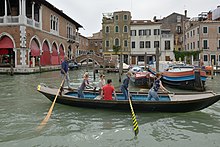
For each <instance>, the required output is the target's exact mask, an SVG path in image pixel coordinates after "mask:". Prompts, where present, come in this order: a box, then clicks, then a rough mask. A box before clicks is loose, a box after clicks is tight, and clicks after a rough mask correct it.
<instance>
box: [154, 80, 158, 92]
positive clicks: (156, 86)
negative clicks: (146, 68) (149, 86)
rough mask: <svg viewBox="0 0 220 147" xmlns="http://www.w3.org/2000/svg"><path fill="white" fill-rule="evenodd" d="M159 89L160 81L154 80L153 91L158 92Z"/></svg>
mask: <svg viewBox="0 0 220 147" xmlns="http://www.w3.org/2000/svg"><path fill="white" fill-rule="evenodd" d="M159 88H160V79H156V80H155V81H154V86H153V89H154V91H156V92H157V91H158V90H159Z"/></svg>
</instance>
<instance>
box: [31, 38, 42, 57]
mask: <svg viewBox="0 0 220 147" xmlns="http://www.w3.org/2000/svg"><path fill="white" fill-rule="evenodd" d="M31 56H33V57H36V56H40V47H39V43H38V42H37V41H36V39H33V40H32V41H31Z"/></svg>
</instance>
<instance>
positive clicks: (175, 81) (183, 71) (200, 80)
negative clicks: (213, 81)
mask: <svg viewBox="0 0 220 147" xmlns="http://www.w3.org/2000/svg"><path fill="white" fill-rule="evenodd" d="M148 70H149V71H150V72H151V73H153V74H155V73H156V69H155V68H153V67H149V68H148ZM160 72H162V78H161V80H162V82H163V83H164V84H165V85H167V86H170V87H174V88H180V89H189V90H197V91H205V82H206V78H207V76H206V73H205V72H204V71H202V70H200V69H196V68H194V67H193V66H171V67H168V68H167V69H163V70H160Z"/></svg>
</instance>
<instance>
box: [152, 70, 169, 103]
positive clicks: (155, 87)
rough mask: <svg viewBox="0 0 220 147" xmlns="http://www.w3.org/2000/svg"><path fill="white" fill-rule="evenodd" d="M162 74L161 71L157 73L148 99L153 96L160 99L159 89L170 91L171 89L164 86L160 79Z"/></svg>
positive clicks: (157, 99)
mask: <svg viewBox="0 0 220 147" xmlns="http://www.w3.org/2000/svg"><path fill="white" fill-rule="evenodd" d="M161 76H162V74H161V73H156V80H155V81H154V84H153V87H152V88H151V89H150V90H149V93H148V100H151V99H152V98H154V99H155V100H156V101H159V96H158V90H159V89H161V90H162V91H166V92H168V93H169V91H168V90H167V89H166V88H165V87H164V86H163V84H162V82H161V80H160V78H161Z"/></svg>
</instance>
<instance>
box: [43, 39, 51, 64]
mask: <svg viewBox="0 0 220 147" xmlns="http://www.w3.org/2000/svg"><path fill="white" fill-rule="evenodd" d="M50 59H51V55H50V50H49V46H48V43H47V42H44V44H43V53H42V56H41V60H40V63H41V65H42V66H45V65H51V63H50Z"/></svg>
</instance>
